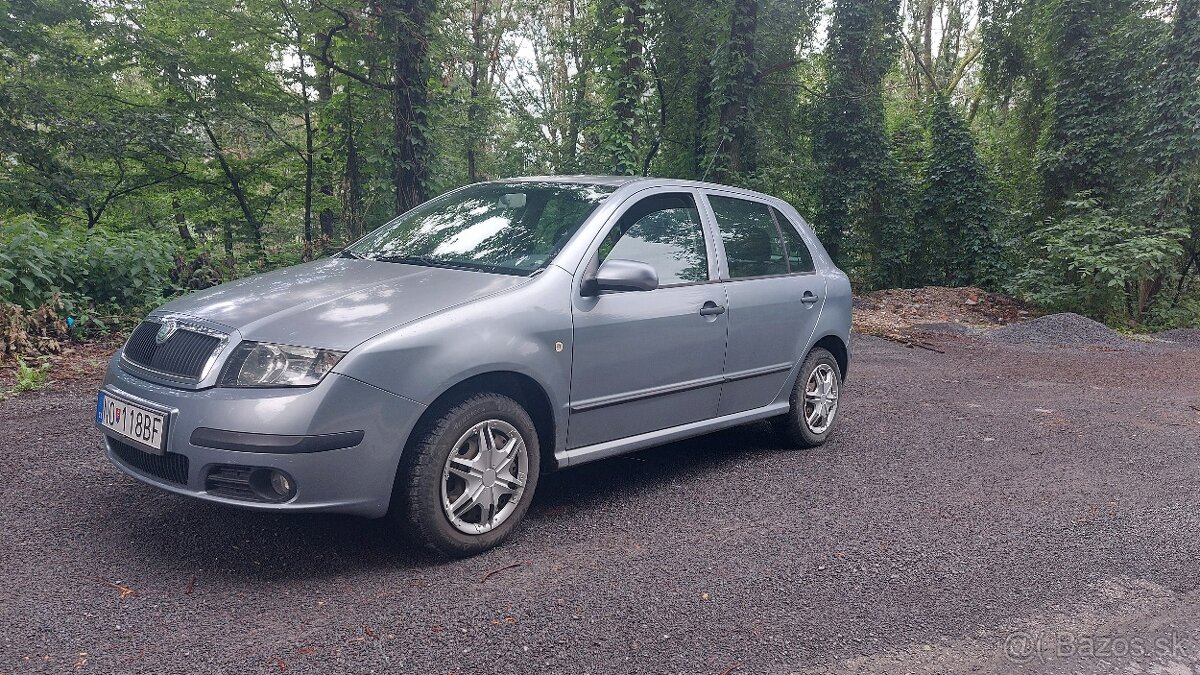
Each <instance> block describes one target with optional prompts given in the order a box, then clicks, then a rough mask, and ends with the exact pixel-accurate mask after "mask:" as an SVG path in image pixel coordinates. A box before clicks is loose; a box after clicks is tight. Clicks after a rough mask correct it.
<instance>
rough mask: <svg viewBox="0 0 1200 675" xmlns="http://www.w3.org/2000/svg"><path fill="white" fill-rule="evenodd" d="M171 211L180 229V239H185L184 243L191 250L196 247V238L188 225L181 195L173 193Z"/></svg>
mask: <svg viewBox="0 0 1200 675" xmlns="http://www.w3.org/2000/svg"><path fill="white" fill-rule="evenodd" d="M171 213H172V214H173V216H174V218H175V228H176V229H178V230H179V239H180V240H182V241H183V245H184V247H185V248H187V249H188V250H189V251H190V250H191V249H193V248H195V247H196V240H195V238H193V237H192V231H191V230H189V229H188V226H187V216H186V215H185V214H184V213H183V205H182V204H180V203H179V197H178V196H176V195H175V194H172V195H171Z"/></svg>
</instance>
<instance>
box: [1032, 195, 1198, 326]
mask: <svg viewBox="0 0 1200 675" xmlns="http://www.w3.org/2000/svg"><path fill="white" fill-rule="evenodd" d="M1178 234H1179V233H1177V232H1166V233H1147V232H1146V231H1145V230H1143V229H1142V228H1141V227H1139V226H1138V225H1137V224H1136V223H1134V222H1132V221H1131V220H1130V219H1129V218H1127V217H1125V216H1123V215H1121V214H1120V213H1115V212H1113V211H1111V210H1109V209H1106V208H1104V207H1103V205H1102V204H1101V202H1100V200H1099V199H1098V198H1096V197H1091V196H1081V197H1079V198H1077V199H1071V200H1068V201H1067V202H1066V203H1065V204H1064V209H1063V215H1062V216H1061V217H1056V218H1053V219H1049V220H1047V221H1046V222H1045V223H1044V225H1043V227H1042V228H1041V231H1040V232H1039V234H1038V235H1037V238H1036V242H1035V246H1036V250H1037V252H1038V255H1037V256H1036V257H1035V258H1033V259H1032V260H1030V265H1029V267H1028V268H1027V269H1026V270H1025V271H1023V272H1021V273H1020V274H1019V275H1018V276H1017V287H1018V289H1019V291H1020V292H1021V293H1022V295H1024V296H1025V297H1026V298H1027V299H1029V300H1031V301H1033V302H1035V303H1037V304H1039V305H1041V306H1043V307H1046V308H1047V309H1050V310H1059V311H1065V310H1071V311H1080V312H1083V313H1085V314H1088V315H1090V316H1095V317H1099V318H1102V319H1105V320H1108V321H1114V322H1127V321H1130V320H1133V319H1136V318H1137V304H1136V303H1137V296H1138V293H1139V290H1140V287H1141V283H1142V281H1143V280H1144V279H1147V278H1151V277H1152V276H1153V275H1155V274H1159V273H1162V272H1163V271H1164V270H1166V269H1169V268H1170V265H1171V264H1172V262H1173V261H1174V260H1176V259H1177V257H1178V256H1179V253H1180V247H1179V242H1178Z"/></svg>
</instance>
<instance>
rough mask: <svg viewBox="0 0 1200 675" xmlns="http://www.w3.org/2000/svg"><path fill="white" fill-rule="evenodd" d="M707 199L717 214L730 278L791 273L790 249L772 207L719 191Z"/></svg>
mask: <svg viewBox="0 0 1200 675" xmlns="http://www.w3.org/2000/svg"><path fill="white" fill-rule="evenodd" d="M708 202H709V204H711V205H712V209H713V213H714V214H716V216H717V226H718V227H719V228H720V230H721V240H722V241H723V242H724V243H725V258H726V260H727V262H728V265H729V276H730V277H731V278H733V279H738V278H744V277H763V276H769V275H773V274H787V273H788V261H787V253H786V251H785V249H784V247H783V242H782V241H781V240H780V238H779V229H778V228H777V227H776V226H775V217H774V216H773V215H772V214H771V207H769V206H767V205H766V204H763V203H760V202H751V201H747V200H745V199H734V198H732V197H720V196H717V195H709V197H708Z"/></svg>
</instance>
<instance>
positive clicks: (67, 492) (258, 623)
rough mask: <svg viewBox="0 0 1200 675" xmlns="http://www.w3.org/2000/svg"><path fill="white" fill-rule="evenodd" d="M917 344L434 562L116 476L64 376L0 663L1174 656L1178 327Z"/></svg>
mask: <svg viewBox="0 0 1200 675" xmlns="http://www.w3.org/2000/svg"><path fill="white" fill-rule="evenodd" d="M937 347H938V348H939V349H942V350H944V351H945V353H944V354H939V353H936V352H934V351H930V350H928V349H906V348H904V347H903V346H901V345H898V344H894V343H890V342H884V341H882V340H878V339H875V338H858V339H856V345H855V361H854V363H853V365H852V367H851V372H850V380H849V382H848V383H847V386H846V388H845V393H844V398H843V403H844V408H843V410H842V414H843V417H842V419H841V427H840V429H838V431H837V432H836V437H835V438H834V439H833V440H831V441H830V442H829V443H828V444H827V445H826V446H824V447H823V448H820V449H818V450H815V451H807V452H802V451H797V450H792V449H788V448H784V447H781V446H780V445H779V443H778V441H777V440H776V439H775V438H774V437H773V436H772V435H771V434H770V432H769V430H768V429H767V427H766V426H765V425H755V426H750V427H744V428H739V429H735V430H731V431H728V432H724V433H720V434H716V435H712V436H709V437H706V438H702V439H697V440H693V441H688V442H682V443H676V444H673V445H670V446H666V447H662V448H658V449H653V450H648V451H644V452H640V453H637V454H635V455H632V456H628V457H624V458H619V459H614V460H610V461H605V462H601V463H598V464H594V465H590V466H586V467H582V468H580V469H577V470H573V471H568V472H563V473H561V474H558V475H554V476H551V477H549V478H547V479H546V480H545V481H544V482H543V483H542V484H541V486H540V487H539V491H538V495H537V498H536V501H535V503H534V506H533V508H532V510H531V511H530V515H529V518H528V520H527V522H526V524H525V526H524V528H523V529H521V530H520V531H519V533H518V535H517V536H516V537H515V538H514V539H513V540H511V541H510V542H509V543H508V544H507V545H506V546H504V547H503V548H501V549H499V550H495V551H492V552H489V553H487V554H485V555H482V556H480V557H477V558H474V559H471V560H465V561H458V562H452V563H432V562H429V561H425V560H421V559H419V558H417V557H414V556H411V555H409V554H407V553H405V552H404V551H403V550H402V549H398V548H397V547H395V546H394V545H393V544H392V542H390V541H389V535H388V530H387V529H386V527H384V526H383V525H382V524H380V523H377V522H368V521H361V520H355V519H350V518H342V517H333V516H298V517H277V516H270V515H261V514H254V513H247V512H241V511H236V510H229V509H226V508H221V507H217V506H212V505H208V504H203V503H199V502H195V501H191V500H187V499H183V498H178V497H174V496H170V495H167V494H164V493H160V492H158V491H157V490H153V489H151V488H148V487H144V486H142V485H140V484H138V483H135V482H134V481H132V480H129V479H127V478H125V477H124V476H122V475H120V474H118V473H117V471H116V470H115V469H114V468H112V467H111V466H109V465H108V464H107V462H106V461H105V460H104V459H103V458H102V456H101V455H100V453H99V452H98V451H97V450H96V449H95V447H96V441H97V435H96V433H95V432H94V431H93V430H92V428H91V423H90V419H91V414H92V407H93V398H92V397H93V391H92V389H91V388H90V386H88V385H87V383H75V384H71V385H69V386H65V387H60V388H58V389H53V388H52V389H51V390H49V391H44V392H39V393H35V394H30V395H23V396H20V397H16V398H13V399H10V400H8V401H5V402H3V403H0V419H3V420H4V424H5V427H6V431H5V436H6V439H5V441H4V442H3V444H2V447H0V476H3V477H4V481H3V487H2V488H0V491H2V493H0V497H2V499H0V504H3V506H2V507H0V532H3V544H2V545H0V569H2V570H3V574H2V575H0V606H2V608H3V612H0V673H5V674H7V673H10V672H14V671H15V672H55V673H59V672H67V671H75V670H78V672H146V673H150V672H236V673H253V672H264V673H268V672H269V673H278V672H281V671H286V672H309V673H332V672H413V673H418V672H419V673H435V672H469V673H490V672H496V673H523V672H537V671H544V672H579V673H583V672H592V673H616V672H686V673H705V672H707V673H722V672H734V673H763V672H779V673H787V672H809V671H813V672H897V671H900V672H905V671H908V672H957V671H974V672H1013V671H1014V670H1016V669H1018V668H1024V669H1028V670H1030V671H1037V672H1071V671H1072V670H1080V671H1081V672H1109V671H1118V672H1119V671H1122V670H1124V669H1127V668H1131V667H1133V666H1132V665H1131V664H1132V659H1131V656H1129V655H1131V654H1138V655H1139V658H1140V663H1141V666H1142V667H1146V666H1147V664H1148V663H1157V664H1159V665H1163V666H1165V665H1169V664H1176V665H1179V666H1182V665H1184V664H1195V663H1197V662H1198V659H1200V644H1198V643H1197V641H1196V640H1195V637H1196V636H1197V629H1198V628H1200V609H1197V605H1198V603H1197V602H1196V600H1197V598H1196V596H1195V588H1196V587H1197V582H1198V580H1200V570H1198V568H1197V563H1196V561H1197V560H1200V526H1198V525H1200V516H1198V515H1197V504H1198V503H1200V487H1198V486H1197V480H1196V474H1197V470H1198V469H1200V388H1198V386H1197V382H1200V347H1198V346H1195V345H1193V346H1191V347H1187V346H1184V345H1139V344H1136V343H1132V342H1131V343H1129V344H1128V346H1127V347H1120V348H1114V347H1112V346H1109V345H1105V346H1096V345H1088V344H1076V345H1073V346H1070V347H1047V346H1042V347H1038V348H1036V349H1034V348H1026V347H1019V346H1004V345H997V344H992V343H989V342H987V341H985V340H980V339H978V338H976V337H972V336H969V335H952V334H949V333H947V334H946V335H944V336H942V339H941V340H940V341H938V342H937ZM1114 349H1116V350H1115V351H1114ZM1139 645H1140V647H1139ZM1139 649H1140V651H1138V650H1139ZM1106 650H1107V651H1106ZM1123 654H1124V655H1123ZM1106 656H1109V657H1112V656H1115V657H1117V658H1103V657H1106ZM1143 672H1149V671H1143ZM1174 672H1192V671H1191V670H1182V671H1179V670H1177V671H1174Z"/></svg>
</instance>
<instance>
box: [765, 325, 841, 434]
mask: <svg viewBox="0 0 1200 675" xmlns="http://www.w3.org/2000/svg"><path fill="white" fill-rule="evenodd" d="M841 384H842V369H841V366H839V365H838V362H837V359H835V358H834V357H833V354H831V353H829V351H828V350H826V349H824V348H822V347H817V348H816V349H813V350H812V351H811V352H809V353H808V358H806V359H805V360H804V364H803V365H802V366H801V367H800V374H799V376H798V377H797V378H796V386H795V387H793V388H792V396H791V404H792V405H791V409H790V410H789V411H788V412H787V414H785V415H782V416H780V417H777V418H775V419H773V420H772V424H773V425H774V427H775V430H776V431H777V432H779V433H780V434H781V435H782V436H783V437H784V438H786V439H787V440H789V441H791V442H793V443H795V444H796V445H798V446H800V447H801V448H815V447H817V446H818V445H821V444H822V443H824V442H825V441H826V439H828V438H829V434H830V432H831V431H833V421H834V419H835V418H836V416H837V412H838V397H839V396H840V395H841Z"/></svg>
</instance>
